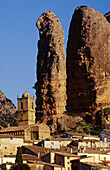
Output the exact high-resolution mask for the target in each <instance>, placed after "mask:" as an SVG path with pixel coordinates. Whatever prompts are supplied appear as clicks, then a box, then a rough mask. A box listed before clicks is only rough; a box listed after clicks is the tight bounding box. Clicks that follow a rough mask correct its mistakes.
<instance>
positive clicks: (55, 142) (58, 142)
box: [43, 138, 72, 149]
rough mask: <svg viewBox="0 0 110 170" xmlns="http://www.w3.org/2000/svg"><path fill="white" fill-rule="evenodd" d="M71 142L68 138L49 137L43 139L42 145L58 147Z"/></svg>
mask: <svg viewBox="0 0 110 170" xmlns="http://www.w3.org/2000/svg"><path fill="white" fill-rule="evenodd" d="M71 142H72V139H70V138H51V139H45V140H44V141H43V145H44V147H45V148H54V149H60V148H61V147H62V146H67V145H68V144H70V143H71Z"/></svg>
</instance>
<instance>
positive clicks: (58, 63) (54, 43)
mask: <svg viewBox="0 0 110 170" xmlns="http://www.w3.org/2000/svg"><path fill="white" fill-rule="evenodd" d="M36 25H37V28H38V29H39V33H40V40H39V41H38V56H37V83H36V95H37V99H36V104H37V119H42V118H44V117H46V116H50V115H60V114H63V112H64V111H65V105H66V64H65V50H64V42H63V40H64V31H63V29H62V26H61V23H60V21H59V20H58V18H57V17H56V16H55V14H54V13H53V12H52V11H47V12H45V13H43V14H42V15H41V16H40V17H39V19H38V21H37V23H36Z"/></svg>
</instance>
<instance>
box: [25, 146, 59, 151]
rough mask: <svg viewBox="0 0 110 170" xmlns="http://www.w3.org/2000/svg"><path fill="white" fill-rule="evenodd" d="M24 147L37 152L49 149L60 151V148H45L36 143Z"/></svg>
mask: <svg viewBox="0 0 110 170" xmlns="http://www.w3.org/2000/svg"><path fill="white" fill-rule="evenodd" d="M23 148H27V149H29V150H33V151H35V152H38V151H43V152H49V151H59V149H53V148H44V147H40V146H36V145H31V146H30V145H23Z"/></svg>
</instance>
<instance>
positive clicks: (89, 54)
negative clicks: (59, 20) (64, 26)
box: [67, 6, 110, 112]
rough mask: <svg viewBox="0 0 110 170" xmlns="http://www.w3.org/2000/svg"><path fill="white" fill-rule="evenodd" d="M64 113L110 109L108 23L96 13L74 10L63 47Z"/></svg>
mask: <svg viewBox="0 0 110 170" xmlns="http://www.w3.org/2000/svg"><path fill="white" fill-rule="evenodd" d="M67 96H68V100H67V110H68V111H76V112H82V111H94V110H97V109H101V108H106V107H110V23H109V22H108V21H107V20H106V18H105V17H104V16H103V15H102V14H101V13H99V12H98V11H96V10H94V9H92V8H89V7H86V6H81V7H78V8H77V9H76V10H75V13H74V14H73V17H72V21H71V24H70V29H69V37H68V44H67Z"/></svg>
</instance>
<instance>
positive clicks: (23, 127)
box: [0, 125, 29, 133]
mask: <svg viewBox="0 0 110 170" xmlns="http://www.w3.org/2000/svg"><path fill="white" fill-rule="evenodd" d="M28 127H29V126H28V125H26V126H12V127H7V128H3V129H1V130H0V133H3V132H14V131H23V130H25V129H26V128H28Z"/></svg>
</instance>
